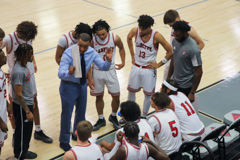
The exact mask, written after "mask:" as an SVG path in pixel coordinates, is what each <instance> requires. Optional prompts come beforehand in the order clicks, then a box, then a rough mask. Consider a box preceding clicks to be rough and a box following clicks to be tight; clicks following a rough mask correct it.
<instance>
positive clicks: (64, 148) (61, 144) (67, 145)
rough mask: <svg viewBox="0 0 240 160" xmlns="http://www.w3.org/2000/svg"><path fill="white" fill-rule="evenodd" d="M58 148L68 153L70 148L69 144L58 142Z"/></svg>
mask: <svg viewBox="0 0 240 160" xmlns="http://www.w3.org/2000/svg"><path fill="white" fill-rule="evenodd" d="M59 146H60V148H62V149H63V150H64V151H65V152H67V151H69V150H70V149H71V148H72V147H71V146H70V144H69V143H61V142H60V145H59Z"/></svg>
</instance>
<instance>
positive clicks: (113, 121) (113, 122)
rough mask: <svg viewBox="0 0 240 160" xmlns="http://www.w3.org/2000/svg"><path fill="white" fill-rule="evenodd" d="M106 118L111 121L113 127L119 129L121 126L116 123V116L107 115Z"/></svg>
mask: <svg viewBox="0 0 240 160" xmlns="http://www.w3.org/2000/svg"><path fill="white" fill-rule="evenodd" d="M108 120H109V121H110V122H112V124H113V127H114V128H115V129H120V128H121V125H120V124H119V123H118V120H117V117H116V116H112V115H109V118H108Z"/></svg>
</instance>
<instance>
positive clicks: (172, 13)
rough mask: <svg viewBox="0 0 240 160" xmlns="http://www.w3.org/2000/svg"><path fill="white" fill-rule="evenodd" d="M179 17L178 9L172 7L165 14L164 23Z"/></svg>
mask: <svg viewBox="0 0 240 160" xmlns="http://www.w3.org/2000/svg"><path fill="white" fill-rule="evenodd" d="M177 18H179V19H180V16H179V14H178V12H177V11H176V10H173V9H170V10H168V11H167V12H166V13H165V14H164V17H163V23H164V24H168V23H174V22H175V21H176V19H177Z"/></svg>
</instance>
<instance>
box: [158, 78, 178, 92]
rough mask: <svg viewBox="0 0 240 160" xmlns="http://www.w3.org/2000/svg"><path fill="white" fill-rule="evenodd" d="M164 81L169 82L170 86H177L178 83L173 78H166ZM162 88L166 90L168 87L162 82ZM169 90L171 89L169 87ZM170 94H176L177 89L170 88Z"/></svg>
mask: <svg viewBox="0 0 240 160" xmlns="http://www.w3.org/2000/svg"><path fill="white" fill-rule="evenodd" d="M166 81H167V82H168V83H169V84H171V86H173V87H175V88H178V83H177V81H175V80H173V79H166ZM162 89H163V90H167V89H170V88H168V87H167V86H165V85H164V84H162ZM170 90H171V89H170ZM172 94H177V91H173V90H171V91H170V92H169V93H168V95H172Z"/></svg>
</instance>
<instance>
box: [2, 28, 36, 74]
mask: <svg viewBox="0 0 240 160" xmlns="http://www.w3.org/2000/svg"><path fill="white" fill-rule="evenodd" d="M7 36H9V37H10V40H11V42H10V43H11V47H6V51H7V63H8V73H10V74H11V73H12V69H13V66H14V64H15V61H16V58H15V55H14V54H15V52H16V50H17V48H18V46H19V44H23V43H27V44H29V45H31V46H32V40H29V41H24V40H22V39H19V38H18V37H17V32H13V33H10V34H9V35H7ZM27 67H28V68H29V71H30V74H33V73H34V66H33V62H28V63H27Z"/></svg>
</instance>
